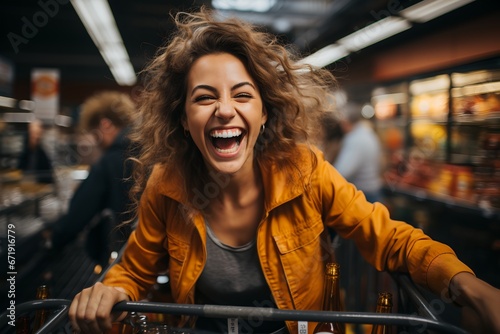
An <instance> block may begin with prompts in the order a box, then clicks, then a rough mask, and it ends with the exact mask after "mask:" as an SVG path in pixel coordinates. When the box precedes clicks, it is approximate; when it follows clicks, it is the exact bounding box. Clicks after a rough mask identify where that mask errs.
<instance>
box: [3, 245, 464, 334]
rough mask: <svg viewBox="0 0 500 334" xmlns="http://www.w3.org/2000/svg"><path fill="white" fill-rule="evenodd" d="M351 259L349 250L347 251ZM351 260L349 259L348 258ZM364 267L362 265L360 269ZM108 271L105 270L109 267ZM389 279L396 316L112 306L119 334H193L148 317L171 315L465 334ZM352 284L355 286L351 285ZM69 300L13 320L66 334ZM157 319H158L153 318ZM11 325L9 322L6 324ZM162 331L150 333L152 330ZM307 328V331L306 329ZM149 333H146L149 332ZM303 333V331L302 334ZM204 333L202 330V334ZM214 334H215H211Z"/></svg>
mask: <svg viewBox="0 0 500 334" xmlns="http://www.w3.org/2000/svg"><path fill="white" fill-rule="evenodd" d="M122 252H123V249H122V251H121V252H120V253H119V254H118V256H117V257H116V259H115V261H118V260H119V259H120V257H121V253H122ZM347 253H348V254H350V255H352V254H353V252H352V251H351V250H350V251H348V252H347ZM349 260H350V261H352V259H349ZM362 266H363V265H362ZM108 269H109V267H108ZM105 274H106V271H105V272H103V273H102V274H101V275H100V276H99V277H98V278H97V279H96V281H101V280H102V279H103V278H104V275H105ZM390 279H391V280H392V282H393V283H394V285H395V286H396V287H397V299H396V303H397V305H398V307H397V312H396V313H390V314H387V313H374V312H326V311H299V310H279V309H272V308H264V307H238V306H221V305H193V304H174V303H163V302H161V303H160V302H150V301H147V302H121V303H118V304H117V305H115V307H114V309H113V310H114V311H127V312H129V316H127V318H126V319H124V320H123V321H122V324H123V325H122V328H127V330H122V331H121V332H119V333H120V334H125V333H170V334H174V333H175V334H181V333H183V334H188V333H197V334H198V332H197V331H195V330H193V329H187V328H174V327H170V326H167V325H162V324H159V323H157V322H155V321H154V320H153V321H151V318H150V319H148V318H147V315H155V314H160V315H171V316H183V315H184V316H201V317H213V318H227V319H229V318H237V319H241V320H242V321H245V320H248V319H260V320H262V321H285V320H291V321H302V322H310V321H312V322H322V321H334V322H341V323H345V324H381V323H385V324H389V325H393V326H394V327H395V328H397V332H398V333H408V334H413V333H415V334H417V333H418V334H420V333H456V334H466V333H467V332H466V331H465V330H463V329H462V328H460V327H458V326H456V325H454V324H452V323H450V322H447V321H443V320H442V319H441V317H440V316H439V315H437V314H436V311H435V305H432V304H433V303H435V302H436V301H438V299H436V298H437V297H436V298H434V299H430V298H429V296H426V295H425V293H424V291H423V290H421V289H420V288H419V287H417V286H416V285H415V284H414V283H413V282H412V281H411V279H410V278H409V276H408V275H406V274H396V273H393V274H391V275H390ZM355 284H356V285H358V284H359V282H355ZM70 303H71V301H70V300H67V299H46V300H33V301H29V302H25V303H21V304H19V305H16V309H15V313H16V317H19V316H21V315H23V314H30V313H34V312H35V311H37V310H40V309H47V310H50V311H51V316H50V317H49V319H48V320H47V321H46V322H45V324H44V326H43V327H42V328H40V329H39V330H38V331H37V334H48V333H56V334H66V333H73V331H72V328H71V325H70V323H69V321H68V318H67V312H68V308H69V305H70ZM155 319H157V318H155ZM9 323H10V324H9ZM12 324H13V323H12V320H11V317H9V311H8V310H7V311H5V312H3V313H2V314H1V315H0V334H9V333H15V328H14V327H13V326H12ZM160 328H161V329H162V330H164V331H163V332H162V331H157V332H155V331H153V329H156V330H159V329H160ZM306 328H307V327H306ZM148 330H149V331H148ZM303 333H306V331H304V332H303ZM303 333H302V332H301V333H299V334H303ZM204 334H205V332H204ZM210 334H214V333H210Z"/></svg>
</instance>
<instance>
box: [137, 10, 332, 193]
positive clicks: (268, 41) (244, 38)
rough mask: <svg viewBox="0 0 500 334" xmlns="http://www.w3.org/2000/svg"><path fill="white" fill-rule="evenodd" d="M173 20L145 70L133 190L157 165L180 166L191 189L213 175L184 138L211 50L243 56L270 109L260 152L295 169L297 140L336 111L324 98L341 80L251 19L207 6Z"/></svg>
mask: <svg viewBox="0 0 500 334" xmlns="http://www.w3.org/2000/svg"><path fill="white" fill-rule="evenodd" d="M173 19H174V22H175V24H176V27H177V30H176V32H175V33H174V34H173V35H172V36H171V38H170V39H169V41H168V42H167V44H166V45H165V46H163V47H162V48H160V49H159V50H158V52H157V54H156V56H155V57H154V59H153V60H152V61H151V63H150V64H149V65H148V66H147V67H146V68H145V70H144V71H143V73H142V74H143V79H144V87H143V91H142V92H141V97H140V101H139V105H140V117H141V122H140V124H138V126H137V128H136V129H135V131H134V132H133V133H132V135H131V138H132V140H133V141H135V142H136V143H137V144H138V147H140V151H141V152H140V155H139V157H138V159H137V160H136V162H137V166H136V168H135V172H134V177H135V180H136V183H135V187H133V189H132V194H133V196H135V197H138V196H137V195H138V194H140V193H141V191H142V190H143V188H144V186H145V183H146V180H147V177H148V176H149V173H150V172H151V170H152V168H153V166H154V165H155V164H166V165H167V166H176V167H177V168H178V170H179V171H180V172H181V173H182V175H183V176H184V180H185V187H186V189H200V186H201V187H202V186H203V184H204V182H205V181H206V177H207V176H206V175H207V171H206V167H205V165H204V163H203V160H202V156H201V153H200V152H199V150H198V149H197V147H196V145H195V144H194V142H193V141H192V139H191V138H190V137H187V136H185V134H184V128H183V126H182V121H183V119H184V117H185V99H186V94H187V75H188V72H189V70H190V69H191V66H192V64H193V63H194V62H195V61H196V60H197V59H198V58H200V57H202V56H204V55H208V54H214V53H222V52H224V53H229V54H231V55H234V56H236V57H237V58H238V59H240V60H241V61H242V62H243V64H244V65H245V67H246V69H247V71H248V72H249V73H250V75H251V76H252V78H253V79H254V80H255V82H256V83H257V85H258V87H259V91H260V92H261V96H262V100H263V103H264V105H265V108H266V110H267V113H268V120H267V123H266V127H265V131H264V133H263V134H261V135H260V138H259V139H258V140H257V143H256V146H255V157H256V159H257V161H258V163H259V164H261V165H266V164H270V163H275V164H278V165H279V166H280V167H284V168H288V167H290V166H289V165H290V163H289V161H290V159H289V158H290V157H291V156H293V155H294V154H295V152H296V145H297V143H298V142H305V141H307V139H308V132H309V131H311V130H314V129H317V124H316V121H317V120H318V119H320V117H321V115H322V114H323V112H325V111H326V110H328V109H329V106H327V105H326V103H325V102H326V101H327V94H328V92H329V91H330V89H331V87H332V85H334V84H335V79H334V77H333V75H332V74H331V73H330V72H329V71H327V70H325V69H314V68H312V67H311V66H308V65H302V64H299V63H298V62H296V60H295V58H294V56H293V55H292V54H291V52H290V51H288V50H287V49H286V48H285V46H283V45H280V44H279V42H278V41H277V38H276V36H274V35H271V34H268V33H266V32H263V31H260V30H259V29H258V28H257V27H255V26H253V25H251V24H248V23H246V22H243V21H240V20H237V19H225V20H218V19H217V16H216V13H215V12H212V11H211V10H208V9H206V8H201V10H199V11H197V12H195V13H187V12H180V13H177V14H176V15H175V16H173ZM188 194H189V193H188Z"/></svg>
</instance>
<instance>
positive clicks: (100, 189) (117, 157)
mask: <svg viewBox="0 0 500 334" xmlns="http://www.w3.org/2000/svg"><path fill="white" fill-rule="evenodd" d="M135 108H136V107H135V105H134V103H133V101H132V100H131V99H130V97H129V96H128V95H126V94H124V93H120V92H113V91H105V92H100V93H97V94H95V95H94V96H92V97H90V98H88V99H87V100H86V101H85V102H84V103H83V105H82V108H81V114H80V121H79V126H80V128H81V130H82V131H83V132H88V133H91V134H92V136H93V137H94V139H95V141H96V143H97V145H98V146H99V148H100V149H101V150H102V152H103V153H102V156H101V157H100V158H99V160H98V161H97V162H96V163H94V164H93V165H92V166H91V168H90V171H89V174H88V176H87V178H86V179H85V180H83V181H82V182H81V184H80V185H79V186H78V187H77V189H76V191H75V193H74V194H73V197H72V198H71V201H70V204H69V208H68V212H67V213H66V214H65V215H63V216H62V217H60V218H59V219H58V220H57V221H55V222H53V223H52V224H49V230H48V231H47V232H46V233H45V235H46V237H47V238H48V244H49V246H51V247H52V248H54V249H55V250H60V249H62V248H63V247H64V246H65V245H66V244H68V243H69V242H71V241H73V240H74V239H75V238H76V237H77V235H78V234H79V233H80V232H82V231H83V230H84V229H85V227H89V234H88V236H87V245H86V248H87V252H88V253H89V255H90V256H91V258H93V259H94V260H96V261H97V262H98V263H102V264H105V263H106V262H107V261H108V259H109V254H110V252H111V251H117V250H119V248H120V247H121V245H122V244H123V243H124V242H125V241H126V240H127V238H128V235H129V233H130V225H129V226H127V227H121V228H119V229H118V228H117V226H118V225H119V224H121V223H122V222H123V221H124V220H128V218H127V217H128V215H127V211H128V210H129V209H130V208H129V207H128V205H129V203H130V201H129V197H128V192H129V189H130V184H129V182H128V181H127V179H128V178H129V176H130V174H131V168H130V166H129V163H127V162H126V159H127V158H128V156H129V153H130V151H129V143H130V141H129V139H128V132H129V126H130V125H131V123H132V117H133V113H134V112H135V111H136V109H135ZM91 222H92V226H90V225H91Z"/></svg>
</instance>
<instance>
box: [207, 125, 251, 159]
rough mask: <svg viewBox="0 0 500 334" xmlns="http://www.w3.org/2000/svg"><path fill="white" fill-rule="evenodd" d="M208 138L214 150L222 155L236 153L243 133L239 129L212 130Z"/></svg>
mask: <svg viewBox="0 0 500 334" xmlns="http://www.w3.org/2000/svg"><path fill="white" fill-rule="evenodd" d="M210 138H211V141H212V145H213V147H214V148H215V150H216V151H217V152H219V153H222V154H231V153H235V152H237V151H238V148H239V147H240V143H241V140H242V138H243V132H242V131H241V129H224V130H213V131H211V132H210Z"/></svg>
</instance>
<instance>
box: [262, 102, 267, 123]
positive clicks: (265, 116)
mask: <svg viewBox="0 0 500 334" xmlns="http://www.w3.org/2000/svg"><path fill="white" fill-rule="evenodd" d="M266 122H267V109H266V106H263V107H262V124H266Z"/></svg>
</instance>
